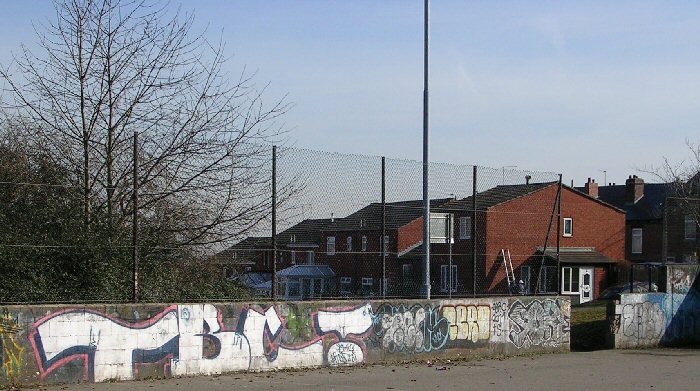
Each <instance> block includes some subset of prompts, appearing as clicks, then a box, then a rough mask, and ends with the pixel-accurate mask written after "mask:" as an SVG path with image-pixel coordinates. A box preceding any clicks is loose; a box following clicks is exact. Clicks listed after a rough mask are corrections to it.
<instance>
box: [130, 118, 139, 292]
mask: <svg viewBox="0 0 700 391" xmlns="http://www.w3.org/2000/svg"><path fill="white" fill-rule="evenodd" d="M138 152H139V133H138V132H134V157H133V160H134V172H133V176H134V178H133V180H134V184H133V191H134V194H133V197H134V200H133V201H134V207H133V211H132V213H133V215H132V220H133V221H132V227H131V229H132V231H131V235H132V236H131V241H132V243H131V244H132V248H133V252H132V254H131V256H132V261H133V265H132V266H133V284H134V285H133V297H132V299H133V301H134V303H137V302H138V301H139V168H138V166H139V155H138Z"/></svg>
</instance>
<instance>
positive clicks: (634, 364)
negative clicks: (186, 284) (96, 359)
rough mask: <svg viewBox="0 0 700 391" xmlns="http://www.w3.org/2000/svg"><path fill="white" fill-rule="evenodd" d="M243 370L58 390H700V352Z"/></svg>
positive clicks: (602, 353)
mask: <svg viewBox="0 0 700 391" xmlns="http://www.w3.org/2000/svg"><path fill="white" fill-rule="evenodd" d="M445 365H447V368H449V369H448V370H437V369H436V368H440V367H442V364H438V365H437V366H435V365H434V366H432V367H429V366H427V365H425V364H424V363H421V364H419V363H415V364H410V365H391V366H379V365H377V366H366V367H356V368H345V369H330V370H329V369H316V370H308V371H296V372H276V373H269V372H267V373H241V374H234V375H225V376H216V377H205V376H202V377H193V378H180V379H167V380H147V381H137V382H123V383H106V384H105V383H101V384H78V385H69V386H52V387H48V388H42V389H47V390H50V391H55V390H97V391H117V390H173V391H174V390H185V391H196V390H227V391H230V390H280V391H281V390H304V391H312V390H313V391H317V390H318V391H320V390H337V391H353V390H437V389H439V390H520V391H526V390H537V391H543V390H567V391H572V390H586V391H590V390H593V391H597V390H602V389H605V390H614V391H627V390H630V391H631V390H634V391H640V390H660V391H665V390H674V391H682V390H698V389H700V384H699V383H700V377H699V376H698V372H699V370H700V350H675V349H655V350H604V351H597V352H587V353H583V352H576V353H563V354H549V355H541V356H532V357H514V358H508V359H503V360H495V359H489V360H482V361H472V362H462V363H446V364H445Z"/></svg>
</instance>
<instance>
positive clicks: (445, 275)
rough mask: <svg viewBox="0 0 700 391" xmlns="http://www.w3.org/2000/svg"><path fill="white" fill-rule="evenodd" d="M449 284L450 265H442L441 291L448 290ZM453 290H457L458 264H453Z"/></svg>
mask: <svg viewBox="0 0 700 391" xmlns="http://www.w3.org/2000/svg"><path fill="white" fill-rule="evenodd" d="M449 284H450V265H440V292H448V291H449V289H450V287H449ZM452 292H453V293H454V292H457V265H452Z"/></svg>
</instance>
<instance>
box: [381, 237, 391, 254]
mask: <svg viewBox="0 0 700 391" xmlns="http://www.w3.org/2000/svg"><path fill="white" fill-rule="evenodd" d="M379 242H380V243H381V244H382V251H383V254H389V235H384V239H382V237H381V236H380V237H379Z"/></svg>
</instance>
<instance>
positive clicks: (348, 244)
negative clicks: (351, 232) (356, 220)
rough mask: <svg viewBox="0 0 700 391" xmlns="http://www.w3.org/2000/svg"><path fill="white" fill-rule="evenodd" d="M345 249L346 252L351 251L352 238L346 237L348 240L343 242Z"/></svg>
mask: <svg viewBox="0 0 700 391" xmlns="http://www.w3.org/2000/svg"><path fill="white" fill-rule="evenodd" d="M345 243H346V247H347V250H348V252H351V251H352V236H348V238H347V239H346V240H345Z"/></svg>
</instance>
